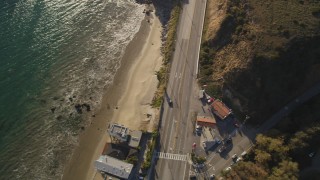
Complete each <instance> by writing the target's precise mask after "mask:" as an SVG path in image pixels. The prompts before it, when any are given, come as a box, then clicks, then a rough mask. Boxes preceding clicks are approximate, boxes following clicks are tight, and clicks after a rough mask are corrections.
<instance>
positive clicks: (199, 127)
mask: <svg viewBox="0 0 320 180" xmlns="http://www.w3.org/2000/svg"><path fill="white" fill-rule="evenodd" d="M201 132H202V126H200V125H197V126H196V133H201Z"/></svg>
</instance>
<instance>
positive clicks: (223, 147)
mask: <svg viewBox="0 0 320 180" xmlns="http://www.w3.org/2000/svg"><path fill="white" fill-rule="evenodd" d="M224 150H226V146H224V145H223V146H221V147H220V148H219V150H218V152H219V153H222V152H223V151H224Z"/></svg>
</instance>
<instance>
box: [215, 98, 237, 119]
mask: <svg viewBox="0 0 320 180" xmlns="http://www.w3.org/2000/svg"><path fill="white" fill-rule="evenodd" d="M211 107H212V111H213V113H214V114H215V115H217V116H218V117H219V118H220V119H221V120H224V119H225V118H226V117H228V116H229V115H230V114H231V113H232V111H231V109H229V108H228V107H227V106H226V105H225V104H224V103H223V102H222V101H220V100H219V99H216V100H214V101H213V103H212V104H211Z"/></svg>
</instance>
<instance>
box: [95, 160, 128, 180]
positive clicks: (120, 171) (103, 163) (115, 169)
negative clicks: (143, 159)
mask: <svg viewBox="0 0 320 180" xmlns="http://www.w3.org/2000/svg"><path fill="white" fill-rule="evenodd" d="M94 166H95V168H96V169H97V170H99V171H103V172H105V173H108V174H111V175H114V176H117V177H119V178H123V179H128V177H129V175H130V173H131V170H132V168H133V165H132V164H130V163H126V162H123V161H120V160H118V159H115V158H113V157H110V156H106V155H103V156H100V157H99V159H98V160H96V161H95V162H94Z"/></svg>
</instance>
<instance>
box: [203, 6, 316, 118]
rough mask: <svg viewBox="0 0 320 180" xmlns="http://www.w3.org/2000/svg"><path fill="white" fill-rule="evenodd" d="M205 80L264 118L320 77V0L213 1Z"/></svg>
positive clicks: (237, 107) (237, 106)
mask: <svg viewBox="0 0 320 180" xmlns="http://www.w3.org/2000/svg"><path fill="white" fill-rule="evenodd" d="M205 24H206V25H205V32H204V36H203V37H204V39H203V44H202V49H201V54H200V74H199V83H200V84H201V85H204V84H206V85H208V86H207V92H209V94H211V95H214V96H216V97H220V98H222V99H223V100H224V101H225V102H226V103H227V104H228V105H229V106H231V107H232V108H233V109H234V111H235V112H236V114H237V115H240V118H241V116H243V115H245V114H248V115H250V116H251V117H253V118H251V121H252V122H256V123H257V122H261V121H263V120H264V119H266V118H268V117H269V116H270V115H271V114H272V113H273V112H275V111H276V110H277V109H279V108H280V107H282V106H283V105H284V104H286V102H288V101H289V100H291V99H293V98H294V97H295V96H296V95H298V94H300V93H302V92H303V91H305V90H306V89H308V87H310V86H312V84H314V83H315V82H318V81H319V80H320V2H319V1H316V0H309V1H306V0H305V1H303V0H300V1H298V0H266V1H258V0H232V1H231V0H218V1H214V2H213V1H208V11H207V17H206V23H205Z"/></svg>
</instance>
